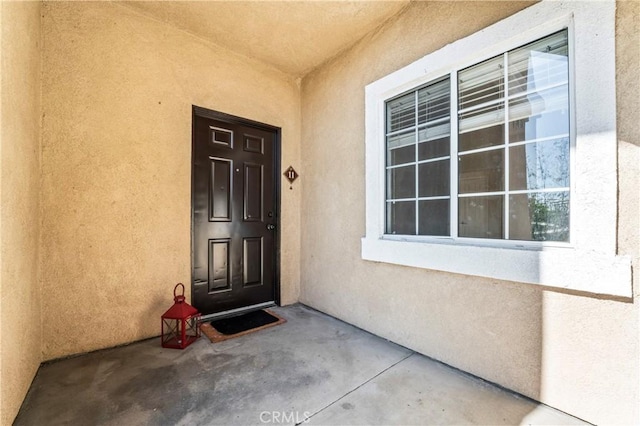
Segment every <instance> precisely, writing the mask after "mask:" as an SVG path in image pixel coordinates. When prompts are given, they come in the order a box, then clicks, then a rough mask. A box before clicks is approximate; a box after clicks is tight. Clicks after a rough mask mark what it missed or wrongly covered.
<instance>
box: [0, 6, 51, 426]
mask: <svg viewBox="0 0 640 426" xmlns="http://www.w3.org/2000/svg"><path fill="white" fill-rule="evenodd" d="M40 9H41V4H40V3H39V2H24V3H23V2H6V1H3V2H0V28H1V30H0V31H1V34H0V40H1V43H2V49H1V52H0V55H1V57H2V59H1V61H2V67H1V74H0V75H1V79H2V83H1V86H0V93H1V106H0V124H1V126H0V127H1V133H0V205H1V206H2V208H1V209H0V324H1V326H0V424H2V425H8V424H11V422H12V421H13V418H14V417H15V415H16V414H17V412H18V409H19V408H20V404H21V403H22V399H23V397H24V395H25V394H26V392H27V389H28V388H29V385H30V384H31V380H32V379H33V376H34V375H35V373H36V370H37V368H38V366H39V365H40V360H41V351H40V345H41V339H42V328H41V316H40V302H41V297H40V288H39V282H38V253H39V249H38V247H39V231H40V202H39V197H40V81H41V68H40Z"/></svg>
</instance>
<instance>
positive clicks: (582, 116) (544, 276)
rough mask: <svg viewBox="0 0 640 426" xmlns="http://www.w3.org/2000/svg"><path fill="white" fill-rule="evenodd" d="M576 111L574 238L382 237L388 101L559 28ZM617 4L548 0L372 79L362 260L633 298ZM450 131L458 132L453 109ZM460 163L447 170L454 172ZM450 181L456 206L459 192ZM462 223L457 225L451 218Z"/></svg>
mask: <svg viewBox="0 0 640 426" xmlns="http://www.w3.org/2000/svg"><path fill="white" fill-rule="evenodd" d="M565 28H566V29H568V32H569V94H570V110H571V111H572V114H571V117H572V122H571V124H570V130H571V147H570V158H571V166H570V176H571V197H570V200H571V201H570V202H571V209H570V215H571V217H570V224H571V225H570V226H571V231H570V238H571V241H570V243H546V242H530V241H527V242H524V241H509V240H488V239H469V238H464V239H453V238H450V237H424V236H400V235H387V234H385V152H386V139H385V131H386V129H385V102H386V101H387V100H389V99H392V98H393V97H395V96H398V95H400V94H402V93H404V92H408V91H410V90H413V89H415V88H417V87H420V86H422V85H424V84H427V83H429V82H431V81H435V80H437V79H439V78H442V77H443V76H446V75H447V74H449V75H450V78H451V82H452V84H451V91H452V93H451V96H452V97H453V96H457V87H456V82H457V74H456V71H457V70H460V69H463V68H465V67H467V66H471V65H474V64H477V63H479V62H482V61H483V60H486V59H489V58H492V57H495V56H496V55H500V54H502V53H504V52H507V51H509V50H512V49H514V48H517V47H520V46H523V45H526V44H528V43H530V42H532V41H535V40H537V39H540V38H543V37H546V36H548V35H550V34H553V33H555V32H557V31H560V30H562V29H565ZM615 94H616V91H615V2H614V1H612V0H609V1H600V2H556V1H543V2H540V3H537V4H535V5H533V6H531V7H529V8H527V9H524V10H523V11H521V12H519V13H517V14H515V15H512V16H510V17H508V18H506V19H504V20H502V21H500V22H498V23H496V24H494V25H492V26H490V27H487V28H485V29H484V30H482V31H479V32H477V33H475V34H472V35H470V36H468V37H465V38H463V39H460V40H458V41H456V42H454V43H452V44H449V45H447V46H445V47H443V48H441V49H440V50H437V51H435V52H433V53H430V54H428V55H427V56H425V57H423V58H421V59H419V60H418V61H416V62H414V63H412V64H410V65H408V66H406V67H404V68H402V69H400V70H398V71H396V72H394V73H391V74H389V75H387V76H385V77H383V78H381V79H380V80H378V81H375V82H373V83H371V84H369V85H368V86H367V87H366V91H365V102H366V105H365V107H366V136H365V144H366V147H365V152H366V236H365V237H364V238H363V239H362V258H363V259H365V260H371V261H378V262H387V263H393V264H399V265H405V266H413V267H419V268H426V269H434V270H439V271H446V272H453V273H460V274H466V275H475V276H482V277H489V278H495V279H500V280H508V281H515V282H523V283H529V284H539V285H543V286H548V287H558V288H565V289H571V290H577V291H584V292H590V293H597V294H608V295H615V296H622V297H631V296H632V284H631V259H630V258H629V257H626V256H617V255H616V241H617V232H616V228H617V219H616V217H617V207H618V205H617V185H618V182H617V159H616V152H617V133H616V99H615ZM451 132H452V134H453V133H454V132H457V113H456V114H452V119H451ZM456 165H457V161H453V160H452V161H451V173H452V175H454V174H455V176H457V168H456V167H455V166H456ZM454 190H455V187H452V188H451V191H452V192H451V203H452V208H453V207H454V205H453V203H454V202H456V201H457V191H456V192H454ZM451 226H452V227H453V226H456V223H455V222H454V223H451Z"/></svg>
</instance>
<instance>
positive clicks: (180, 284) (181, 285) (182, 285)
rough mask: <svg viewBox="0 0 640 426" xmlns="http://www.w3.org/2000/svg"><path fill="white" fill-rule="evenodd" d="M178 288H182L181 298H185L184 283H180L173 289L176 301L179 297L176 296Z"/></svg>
mask: <svg viewBox="0 0 640 426" xmlns="http://www.w3.org/2000/svg"><path fill="white" fill-rule="evenodd" d="M178 286H180V287H182V295H181V296H182V297H184V284H182V283H178V284H176V286H175V287H174V288H173V297H174V299H175V298H176V297H178V295H177V294H176V290H177V289H178Z"/></svg>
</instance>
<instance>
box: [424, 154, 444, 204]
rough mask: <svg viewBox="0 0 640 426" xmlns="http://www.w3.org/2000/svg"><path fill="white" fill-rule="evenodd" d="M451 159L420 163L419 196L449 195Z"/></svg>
mask: <svg viewBox="0 0 640 426" xmlns="http://www.w3.org/2000/svg"><path fill="white" fill-rule="evenodd" d="M449 181H450V175H449V160H440V161H433V162H431V163H423V164H418V187H419V191H418V196H419V197H437V196H442V195H449Z"/></svg>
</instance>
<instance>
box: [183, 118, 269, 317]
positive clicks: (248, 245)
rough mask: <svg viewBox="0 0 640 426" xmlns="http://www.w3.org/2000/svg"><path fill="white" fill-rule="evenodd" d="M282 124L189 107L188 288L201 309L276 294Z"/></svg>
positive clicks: (246, 303) (226, 307) (221, 308)
mask: <svg viewBox="0 0 640 426" xmlns="http://www.w3.org/2000/svg"><path fill="white" fill-rule="evenodd" d="M278 144H279V129H277V128H275V127H271V126H267V125H263V124H260V123H255V122H252V121H248V120H244V119H240V118H237V117H233V116H228V115H225V114H221V113H216V112H213V111H209V110H206V109H204V108H199V107H194V108H193V166H192V170H193V181H192V196H193V207H192V208H193V240H192V241H193V270H192V277H193V291H192V303H193V305H194V306H195V307H196V308H197V309H198V310H199V311H200V312H201V313H202V314H204V315H207V314H214V313H219V312H226V311H230V310H235V309H242V308H247V307H254V306H256V305H261V304H265V303H269V302H276V301H277V298H276V296H277V294H276V291H277V287H278V286H277V281H278V268H277V257H276V255H277V235H278V234H277V233H278V191H277V188H278V183H279V181H278V179H279V173H278V172H277V171H278V170H279V168H278V167H277V166H278V164H277V163H278V148H279V147H278Z"/></svg>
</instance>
